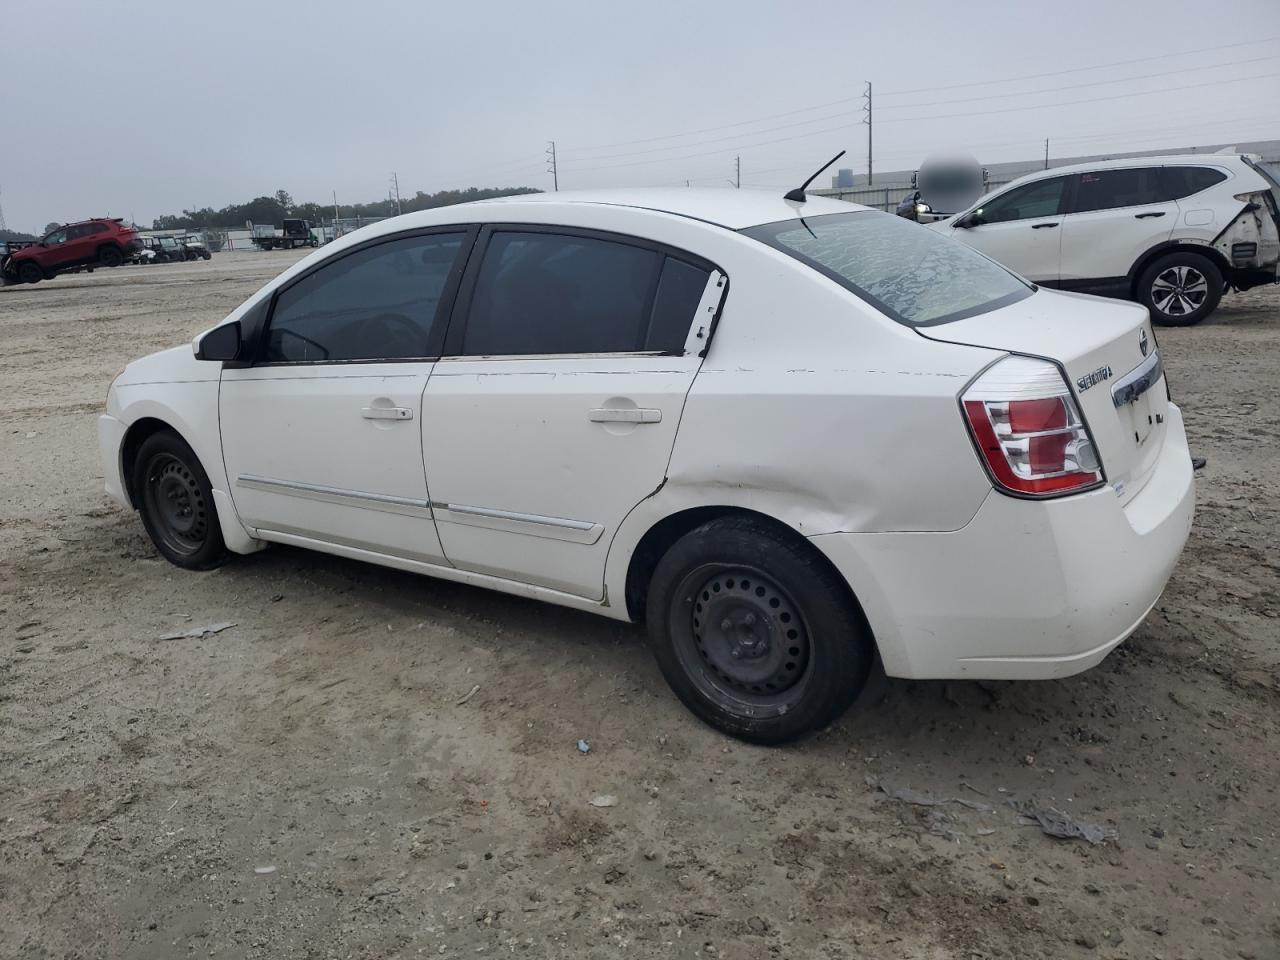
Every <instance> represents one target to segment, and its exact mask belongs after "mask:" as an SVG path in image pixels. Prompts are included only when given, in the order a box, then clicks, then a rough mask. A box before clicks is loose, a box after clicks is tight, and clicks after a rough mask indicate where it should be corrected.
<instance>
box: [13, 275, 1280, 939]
mask: <svg viewBox="0 0 1280 960" xmlns="http://www.w3.org/2000/svg"><path fill="white" fill-rule="evenodd" d="M293 259H294V255H293V254H290V253H274V254H250V253H243V254H241V253H233V254H225V255H216V256H215V257H214V259H213V261H212V262H210V263H203V262H198V263H194V264H190V265H176V266H156V267H122V268H119V269H117V270H113V271H97V272H95V273H94V274H92V275H76V276H66V277H61V278H58V279H55V280H53V281H52V282H48V283H41V284H39V285H37V286H35V287H7V288H5V289H3V290H0V956H2V957H5V958H9V957H13V958H19V957H20V958H23V960H31V958H43V957H104V958H116V957H129V958H133V957H147V958H175V957H187V956H209V957H214V956H216V957H262V958H267V957H271V958H283V957H288V958H295V957H296V958H345V957H360V958H381V957H417V956H433V957H436V956H443V957H464V956H467V957H470V956H497V955H499V954H501V955H508V954H513V955H516V956H526V957H557V958H560V957H564V958H568V957H573V958H579V957H582V958H595V957H602V958H603V957H618V956H633V957H648V956H661V957H726V958H765V957H783V958H790V957H820V958H845V957H869V958H872V957H873V958H920V960H925V958H928V960H952V958H964V960H969V958H980V957H1007V958H1017V960H1026V958H1036V957H1112V958H1121V957H1124V958H1135V960H1136V958H1152V957H1160V958H1166V960H1177V958H1186V960H1191V958H1218V957H1227V958H1256V960H1274V958H1276V957H1278V956H1280V837H1278V836H1277V821H1278V820H1280V792H1278V788H1280V754H1278V748H1280V648H1278V645H1277V641H1278V640H1280V629H1278V626H1277V624H1278V621H1277V619H1276V618H1277V616H1278V615H1280V589H1278V588H1280V566H1278V565H1277V564H1278V562H1280V561H1277V556H1276V552H1275V551H1276V544H1277V532H1278V531H1277V521H1278V516H1280V513H1278V508H1280V479H1278V478H1277V471H1276V469H1275V468H1276V465H1277V451H1278V450H1280V448H1278V447H1277V439H1278V437H1280V288H1276V287H1271V288H1266V289H1264V290H1260V291H1254V292H1253V293H1250V294H1247V295H1243V296H1241V295H1236V296H1230V297H1228V299H1227V300H1226V301H1225V303H1224V306H1223V308H1222V309H1221V311H1220V312H1219V313H1218V314H1217V315H1216V316H1215V317H1214V318H1212V320H1211V321H1209V322H1207V323H1206V324H1205V325H1203V326H1201V327H1197V328H1193V329H1189V330H1161V331H1160V332H1159V338H1160V344H1161V348H1162V350H1163V352H1164V355H1165V358H1166V365H1167V368H1168V370H1169V373H1170V378H1171V384H1172V389H1173V393H1174V398H1175V400H1176V401H1177V402H1178V403H1180V404H1181V405H1182V407H1183V410H1184V411H1185V413H1186V418H1187V424H1188V429H1189V431H1190V434H1191V437H1192V443H1193V447H1194V448H1195V451H1196V452H1197V453H1199V454H1202V455H1204V456H1207V457H1208V458H1209V465H1208V467H1207V469H1206V470H1204V471H1203V472H1202V473H1201V474H1200V476H1199V480H1198V481H1197V485H1198V496H1199V507H1198V514H1197V517H1196V524H1195V529H1194V531H1193V533H1192V538H1191V542H1190V544H1189V546H1188V548H1187V551H1186V553H1185V555H1184V556H1183V559H1182V562H1181V564H1180V565H1179V567H1178V569H1177V571H1176V573H1175V574H1174V577H1173V580H1172V582H1171V583H1170V585H1169V588H1168V590H1167V592H1166V593H1165V596H1164V598H1163V600H1162V601H1161V602H1160V604H1159V605H1158V606H1157V608H1156V610H1155V612H1154V613H1153V614H1152V616H1151V617H1150V618H1149V619H1148V620H1147V622H1146V623H1145V624H1144V625H1143V626H1142V627H1141V628H1140V629H1139V630H1138V632H1137V633H1136V635H1135V636H1134V637H1133V638H1132V639H1131V640H1130V641H1129V642H1128V643H1126V644H1124V645H1123V646H1122V647H1120V648H1119V649H1118V650H1117V651H1116V652H1115V653H1114V654H1112V655H1111V656H1110V657H1109V658H1108V659H1107V660H1106V661H1105V662H1104V663H1103V664H1102V665H1101V666H1099V667H1098V668H1096V669H1094V670H1092V671H1090V672H1088V673H1086V674H1084V675H1082V676H1079V677H1075V678H1072V679H1069V680H1063V681H1056V682H1043V683H986V684H976V683H912V682H906V681H897V680H885V679H883V678H880V679H878V680H876V681H873V686H872V688H871V689H869V691H868V693H867V695H866V696H864V697H863V699H862V700H861V701H860V703H859V704H858V705H857V706H856V707H855V708H854V709H853V711H851V712H850V713H849V714H848V715H847V716H846V717H845V718H844V719H843V720H842V721H841V722H840V723H839V724H837V725H836V726H834V727H832V728H830V729H829V730H826V731H824V732H822V733H821V734H819V735H817V736H814V737H812V738H811V739H809V740H807V741H805V742H803V743H801V744H799V745H797V746H794V747H789V748H783V749H765V748H753V747H748V746H745V745H743V744H740V743H737V742H735V741H731V740H728V739H726V738H724V737H722V736H720V735H718V734H716V733H715V732H713V731H711V730H709V729H708V728H706V727H704V726H702V725H701V724H699V723H698V722H697V721H696V720H694V719H693V718H692V717H691V716H690V715H689V714H688V713H686V712H685V710H684V709H683V708H682V707H681V706H680V705H679V703H678V702H677V701H676V700H675V698H674V697H673V696H672V695H671V693H669V692H668V690H667V688H666V686H665V685H664V683H663V681H662V678H661V676H660V675H659V673H658V671H657V669H656V667H655V665H654V663H653V661H652V658H651V656H650V654H649V653H648V651H647V650H646V648H645V645H644V641H643V635H642V632H641V631H640V630H639V629H638V628H635V627H630V626H627V625H621V624H616V623H613V622H611V621H608V620H604V619H601V618H597V617H593V616H590V615H587V614H579V613H574V612H570V611H565V610H561V609H557V608H554V607H551V606H546V605H542V604H538V603H535V602H532V601H525V600H520V599H515V598H511V597H505V596H501V595H498V594H495V593H490V592H486V591H482V590H478V589H472V588H468V587H463V586H459V585H453V584H448V583H443V582H436V581H433V580H429V579H425V578H419V577H416V576H413V575H410V574H406V573H399V572H396V571H391V570H384V569H380V568H377V567H372V566H364V565H361V564H359V563H356V562H351V561H346V560H340V559H335V558H330V557H325V556H322V555H319V554H313V553H307V552H304V551H301V550H295V549H288V548H272V549H270V550H268V551H266V552H264V553H261V554H257V555H255V556H253V557H248V558H244V559H241V560H239V561H237V562H234V563H232V564H230V565H228V566H226V567H224V568H222V569H220V570H217V571H214V572H211V573H204V574H192V573H185V572H181V571H179V570H177V569H175V568H173V567H170V566H169V565H168V564H166V563H164V562H163V561H161V560H160V559H158V557H157V555H156V554H155V552H154V551H153V549H152V548H151V545H150V543H149V542H148V541H147V539H146V537H145V535H144V533H143V530H142V526H141V524H140V523H139V521H138V519H137V517H136V516H135V515H133V514H131V513H129V512H127V511H125V510H124V509H122V508H120V507H118V506H116V505H114V504H113V503H111V502H110V501H108V500H107V498H106V497H105V495H104V494H103V492H102V478H101V470H100V468H99V465H98V451H97V443H96V433H95V417H96V415H97V413H98V412H99V410H100V408H101V406H102V403H103V398H104V396H105V394H106V390H107V385H108V383H109V382H110V381H111V379H112V378H113V377H114V376H115V375H116V373H117V372H118V371H119V370H120V369H121V368H122V367H123V366H124V365H125V363H126V362H127V361H129V360H130V359H132V358H134V357H137V356H140V355H142V354H145V353H149V352H151V351H153V350H157V349H160V348H162V347H166V346H170V345H173V344H178V343H182V342H183V341H186V340H189V339H190V338H191V337H192V336H193V335H194V334H195V333H197V332H198V331H200V330H202V329H204V328H206V327H208V326H210V325H212V324H213V323H215V322H216V321H217V320H219V319H220V318H221V317H222V316H223V315H224V314H225V313H226V312H227V311H229V310H230V309H231V308H232V307H233V306H234V305H236V304H237V303H238V302H239V301H241V300H242V299H243V298H244V297H245V296H247V295H248V294H249V293H251V292H252V291H253V290H254V289H256V288H257V287H258V286H259V285H260V284H261V283H262V282H263V281H265V280H267V279H268V278H269V277H271V276H273V275H274V274H275V273H276V272H278V271H279V270H281V269H282V268H283V267H284V266H285V265H287V264H288V263H291V262H292V260H293ZM217 622H232V623H234V624H235V626H234V627H232V628H230V629H228V630H226V631H224V632H222V633H220V634H218V635H216V636H212V637H207V638H204V639H178V640H162V639H160V638H161V637H163V636H164V635H166V634H170V633H173V632H176V631H183V630H188V629H190V628H192V627H198V626H202V625H205V624H211V623H217ZM473 687H476V688H478V689H477V690H476V692H475V694H474V695H473V696H471V697H470V699H467V700H465V702H460V701H462V700H463V699H464V695H466V694H467V693H468V692H469V691H471V690H472V688H473ZM579 738H585V739H586V740H588V741H590V745H591V746H590V752H589V753H588V754H586V755H583V754H581V753H580V752H579V751H578V749H577V748H576V746H575V744H576V741H577V740H578V739H579ZM876 782H878V783H879V784H881V785H883V786H884V787H887V788H888V792H886V790H882V789H878V788H877V787H876V786H874V785H873V784H874V783H876ZM898 787H911V788H913V789H914V790H917V791H921V792H924V793H927V794H929V795H931V796H932V797H933V798H936V799H948V798H959V799H961V800H964V801H966V804H976V805H977V806H976V807H975V806H970V805H965V804H960V803H956V802H949V803H945V804H941V805H936V806H926V805H920V804H918V803H911V802H906V801H904V800H901V799H894V798H892V797H891V796H890V795H889V793H890V792H892V791H893V790H894V789H896V788H898ZM605 794H608V795H613V796H615V797H616V798H617V803H616V806H612V807H595V806H592V805H591V804H590V802H589V801H590V800H591V799H592V798H594V797H597V796H599V795H605ZM907 796H908V797H912V798H913V799H919V798H918V797H914V795H912V794H908V795H907ZM1010 800H1014V801H1032V800H1034V801H1036V802H1038V803H1040V804H1042V805H1046V806H1053V807H1056V808H1057V809H1059V810H1063V811H1067V812H1069V813H1071V814H1073V815H1075V816H1076V817H1077V818H1079V819H1081V820H1084V821H1090V822H1094V823H1097V824H1100V825H1102V826H1104V827H1106V828H1108V829H1110V830H1114V832H1115V838H1114V839H1110V840H1108V841H1107V842H1106V843H1104V844H1101V845H1098V846H1092V845H1090V844H1088V843H1085V842H1083V841H1081V840H1054V839H1051V838H1050V837H1048V836H1045V835H1044V834H1043V833H1042V832H1041V830H1040V829H1039V828H1038V827H1037V826H1036V825H1034V824H1033V823H1029V822H1028V821H1026V820H1025V819H1024V818H1021V817H1020V816H1019V815H1018V813H1017V812H1015V810H1014V809H1013V808H1012V807H1011V806H1010V805H1009V802H1008V801H1010Z"/></svg>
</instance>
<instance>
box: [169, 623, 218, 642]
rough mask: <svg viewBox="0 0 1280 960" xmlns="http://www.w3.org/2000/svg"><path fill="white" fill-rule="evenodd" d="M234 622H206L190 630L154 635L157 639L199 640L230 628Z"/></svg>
mask: <svg viewBox="0 0 1280 960" xmlns="http://www.w3.org/2000/svg"><path fill="white" fill-rule="evenodd" d="M234 626H235V624H234V623H208V624H205V625H204V626H203V627H192V628H191V629H190V630H183V631H181V632H179V633H166V634H165V635H164V636H162V637H156V639H157V640H200V639H202V638H204V637H212V636H213V635H214V634H216V633H221V632H222V631H223V630H230V629H231V628H232V627H234Z"/></svg>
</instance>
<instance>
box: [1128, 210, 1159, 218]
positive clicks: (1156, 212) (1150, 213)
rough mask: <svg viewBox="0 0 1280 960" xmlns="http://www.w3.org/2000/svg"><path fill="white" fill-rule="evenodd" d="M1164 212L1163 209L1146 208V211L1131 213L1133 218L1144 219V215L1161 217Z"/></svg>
mask: <svg viewBox="0 0 1280 960" xmlns="http://www.w3.org/2000/svg"><path fill="white" fill-rule="evenodd" d="M1164 214H1165V211H1163V210H1148V211H1147V212H1146V213H1135V214H1134V215H1133V219H1135V220H1142V219H1145V218H1146V217H1163V216H1164Z"/></svg>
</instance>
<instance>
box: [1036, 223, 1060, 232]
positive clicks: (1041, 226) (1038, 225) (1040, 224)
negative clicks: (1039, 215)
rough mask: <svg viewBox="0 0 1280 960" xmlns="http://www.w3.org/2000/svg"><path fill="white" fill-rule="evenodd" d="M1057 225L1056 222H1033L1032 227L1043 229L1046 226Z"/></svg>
mask: <svg viewBox="0 0 1280 960" xmlns="http://www.w3.org/2000/svg"><path fill="white" fill-rule="evenodd" d="M1056 226H1057V224H1056V223H1033V224H1032V225H1031V229H1032V230H1043V229H1044V228H1045V227H1056Z"/></svg>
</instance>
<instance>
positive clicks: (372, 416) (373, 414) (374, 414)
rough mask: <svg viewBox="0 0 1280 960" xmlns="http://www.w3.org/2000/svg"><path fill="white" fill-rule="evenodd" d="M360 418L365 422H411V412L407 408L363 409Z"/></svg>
mask: <svg viewBox="0 0 1280 960" xmlns="http://www.w3.org/2000/svg"><path fill="white" fill-rule="evenodd" d="M360 416H362V417H364V418H365V419H366V420H412V419H413V411H412V410H410V409H409V408H408V407H363V408H361V410H360Z"/></svg>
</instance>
